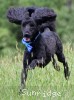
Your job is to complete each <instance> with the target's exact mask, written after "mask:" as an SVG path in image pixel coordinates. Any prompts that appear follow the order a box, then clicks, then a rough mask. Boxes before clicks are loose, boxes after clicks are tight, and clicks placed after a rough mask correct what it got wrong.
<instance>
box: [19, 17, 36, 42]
mask: <svg viewBox="0 0 74 100" xmlns="http://www.w3.org/2000/svg"><path fill="white" fill-rule="evenodd" d="M21 30H22V33H23V37H24V38H25V40H26V41H27V42H28V41H32V40H34V38H35V37H36V35H37V33H38V29H37V24H36V22H35V21H34V19H32V18H31V17H30V18H28V19H23V20H22V23H21Z"/></svg>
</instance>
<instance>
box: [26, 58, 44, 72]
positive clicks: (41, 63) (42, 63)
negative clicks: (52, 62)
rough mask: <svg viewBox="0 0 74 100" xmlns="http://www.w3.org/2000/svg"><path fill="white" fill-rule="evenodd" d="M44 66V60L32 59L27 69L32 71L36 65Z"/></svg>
mask: <svg viewBox="0 0 74 100" xmlns="http://www.w3.org/2000/svg"><path fill="white" fill-rule="evenodd" d="M44 64H45V60H44V59H43V58H41V59H34V60H33V61H32V62H31V63H30V64H29V65H28V66H27V69H29V70H31V69H34V68H35V67H36V66H38V65H42V66H43V65H44Z"/></svg>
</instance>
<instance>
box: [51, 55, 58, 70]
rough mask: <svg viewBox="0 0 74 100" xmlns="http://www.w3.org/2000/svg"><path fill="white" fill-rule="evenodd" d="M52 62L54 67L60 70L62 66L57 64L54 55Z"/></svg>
mask: <svg viewBox="0 0 74 100" xmlns="http://www.w3.org/2000/svg"><path fill="white" fill-rule="evenodd" d="M52 64H53V66H54V69H56V70H57V71H60V66H59V65H58V64H57V62H56V60H55V58H54V55H52Z"/></svg>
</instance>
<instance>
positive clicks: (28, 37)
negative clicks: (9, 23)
mask: <svg viewBox="0 0 74 100" xmlns="http://www.w3.org/2000/svg"><path fill="white" fill-rule="evenodd" d="M30 37H31V36H30V35H29V34H28V33H26V34H25V35H24V39H25V41H26V42H30V41H31V39H30Z"/></svg>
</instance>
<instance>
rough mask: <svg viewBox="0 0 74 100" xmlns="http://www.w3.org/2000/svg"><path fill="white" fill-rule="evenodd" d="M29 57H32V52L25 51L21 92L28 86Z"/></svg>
mask: <svg viewBox="0 0 74 100" xmlns="http://www.w3.org/2000/svg"><path fill="white" fill-rule="evenodd" d="M29 58H30V54H29V53H28V52H27V51H26V52H25V53H24V58H23V69H22V72H21V87H20V92H22V90H23V89H24V88H25V86H26V80H27V74H28V69H27V66H28V65H29Z"/></svg>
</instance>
